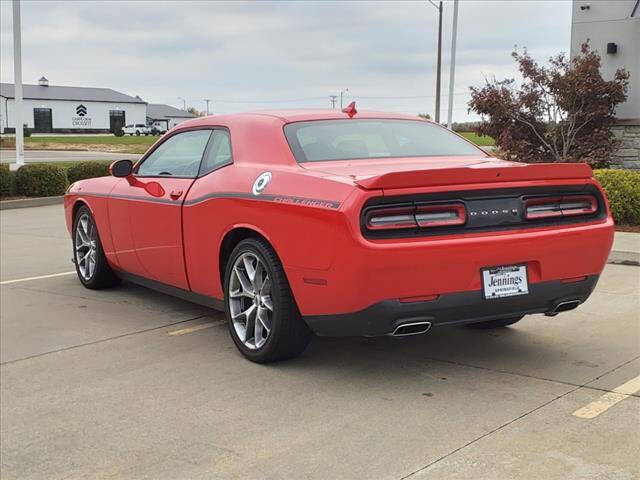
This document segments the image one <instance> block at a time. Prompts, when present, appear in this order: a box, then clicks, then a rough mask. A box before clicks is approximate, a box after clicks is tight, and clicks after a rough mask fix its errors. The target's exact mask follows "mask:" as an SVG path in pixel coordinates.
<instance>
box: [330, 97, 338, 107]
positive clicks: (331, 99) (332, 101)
mask: <svg viewBox="0 0 640 480" xmlns="http://www.w3.org/2000/svg"><path fill="white" fill-rule="evenodd" d="M329 101H330V102H331V108H333V109H335V108H336V102H337V101H338V96H337V95H329Z"/></svg>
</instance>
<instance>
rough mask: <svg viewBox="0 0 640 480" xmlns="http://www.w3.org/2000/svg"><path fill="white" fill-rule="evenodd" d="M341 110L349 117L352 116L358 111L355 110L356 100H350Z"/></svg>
mask: <svg viewBox="0 0 640 480" xmlns="http://www.w3.org/2000/svg"><path fill="white" fill-rule="evenodd" d="M342 112H343V113H346V114H347V115H349V118H352V117H353V116H354V115H355V114H356V113H358V110H356V102H351V103H350V104H349V105H347V106H346V107H345V108H343V109H342Z"/></svg>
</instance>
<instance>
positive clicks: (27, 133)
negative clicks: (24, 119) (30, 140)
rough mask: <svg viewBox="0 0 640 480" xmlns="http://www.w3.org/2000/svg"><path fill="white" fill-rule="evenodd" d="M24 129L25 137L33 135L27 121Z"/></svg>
mask: <svg viewBox="0 0 640 480" xmlns="http://www.w3.org/2000/svg"><path fill="white" fill-rule="evenodd" d="M22 131H23V134H24V137H25V138H27V137H30V136H31V130H29V127H27V124H26V123H25V125H24V127H23V129H22Z"/></svg>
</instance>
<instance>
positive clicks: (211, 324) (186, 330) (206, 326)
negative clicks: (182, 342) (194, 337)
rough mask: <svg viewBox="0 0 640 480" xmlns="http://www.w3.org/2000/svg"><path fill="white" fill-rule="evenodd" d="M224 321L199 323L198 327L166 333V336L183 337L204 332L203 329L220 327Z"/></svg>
mask: <svg viewBox="0 0 640 480" xmlns="http://www.w3.org/2000/svg"><path fill="white" fill-rule="evenodd" d="M223 323H224V320H218V321H217V322H208V323H200V324H199V325H194V326H193V327H187V328H182V329H180V330H173V331H172V332H167V335H170V336H172V337H173V336H175V335H184V334H186V333H193V332H197V331H199V330H204V329H205V328H211V327H215V326H216V325H222V324H223Z"/></svg>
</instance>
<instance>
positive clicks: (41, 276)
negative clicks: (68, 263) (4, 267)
mask: <svg viewBox="0 0 640 480" xmlns="http://www.w3.org/2000/svg"><path fill="white" fill-rule="evenodd" d="M75 273H76V271H75V270H74V271H72V272H62V273H52V274H51V275H40V276H39V277H26V278H17V279H15V280H5V281H4V282H0V285H9V284H10V283H19V282H30V281H31V280H41V279H43V278H53V277H62V276H63V275H72V274H75Z"/></svg>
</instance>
